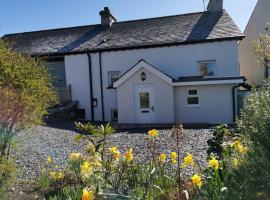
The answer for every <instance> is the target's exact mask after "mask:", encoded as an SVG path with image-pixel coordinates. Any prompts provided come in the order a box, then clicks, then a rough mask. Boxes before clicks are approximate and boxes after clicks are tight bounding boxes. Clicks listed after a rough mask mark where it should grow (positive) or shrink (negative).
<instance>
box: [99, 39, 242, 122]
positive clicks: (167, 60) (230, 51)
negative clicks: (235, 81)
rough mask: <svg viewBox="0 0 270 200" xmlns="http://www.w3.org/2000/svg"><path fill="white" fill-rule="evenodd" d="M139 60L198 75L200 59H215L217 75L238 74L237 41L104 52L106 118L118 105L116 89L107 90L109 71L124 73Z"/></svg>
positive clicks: (173, 73)
mask: <svg viewBox="0 0 270 200" xmlns="http://www.w3.org/2000/svg"><path fill="white" fill-rule="evenodd" d="M140 59H144V60H145V61H147V62H149V63H150V64H151V65H153V66H154V67H156V68H158V69H159V70H161V71H163V72H165V73H166V74H168V75H170V76H172V77H174V78H178V77H179V76H196V75H199V71H198V65H197V61H200V60H216V76H217V77H223V76H239V74H240V72H239V67H238V66H239V63H238V43H237V41H225V42H213V43H204V44H194V45H183V46H176V47H163V48H151V49H139V50H127V51H114V52H104V53H102V72H103V73H102V74H103V84H104V85H103V88H104V109H105V120H106V121H110V110H111V109H115V108H117V100H116V91H115V90H113V89H106V88H107V86H108V72H109V71H120V72H121V74H123V73H125V72H126V71H127V70H128V69H130V68H131V67H133V66H134V65H135V64H136V63H137V62H138V61H139V60H140Z"/></svg>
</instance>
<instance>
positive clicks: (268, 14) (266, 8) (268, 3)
mask: <svg viewBox="0 0 270 200" xmlns="http://www.w3.org/2000/svg"><path fill="white" fill-rule="evenodd" d="M260 33H262V34H265V33H267V34H270V0H258V2H257V5H256V7H255V9H254V11H253V13H252V15H251V17H250V20H249V22H248V24H247V26H246V29H245V31H244V35H245V36H246V37H245V38H244V39H243V40H242V41H241V42H240V47H239V59H240V69H241V75H243V76H245V77H246V78H247V81H248V83H249V84H252V85H253V84H255V85H262V83H263V80H264V79H265V78H266V77H267V76H269V75H267V74H266V69H265V67H264V66H262V65H261V64H260V63H258V61H257V59H256V55H255V53H254V51H253V45H252V44H253V41H255V40H257V39H258V38H259V34H260Z"/></svg>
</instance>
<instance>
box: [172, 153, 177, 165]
mask: <svg viewBox="0 0 270 200" xmlns="http://www.w3.org/2000/svg"><path fill="white" fill-rule="evenodd" d="M176 159H177V153H176V152H172V153H171V161H172V164H176V162H177V161H176Z"/></svg>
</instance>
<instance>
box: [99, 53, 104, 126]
mask: <svg viewBox="0 0 270 200" xmlns="http://www.w3.org/2000/svg"><path fill="white" fill-rule="evenodd" d="M98 56H99V78H100V92H101V109H102V122H105V117H104V97H103V79H102V62H101V61H102V60H101V52H98Z"/></svg>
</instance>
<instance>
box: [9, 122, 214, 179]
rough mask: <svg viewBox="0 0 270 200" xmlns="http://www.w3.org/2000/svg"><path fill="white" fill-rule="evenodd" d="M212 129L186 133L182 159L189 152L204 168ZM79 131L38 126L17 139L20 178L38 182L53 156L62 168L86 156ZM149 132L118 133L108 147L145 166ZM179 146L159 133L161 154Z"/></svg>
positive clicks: (62, 126)
mask: <svg viewBox="0 0 270 200" xmlns="http://www.w3.org/2000/svg"><path fill="white" fill-rule="evenodd" d="M211 133H212V130H211V129H186V130H184V136H183V140H182V141H181V144H180V145H181V149H182V152H181V155H180V157H181V158H182V157H183V156H184V155H185V154H186V153H187V152H189V153H191V154H193V156H194V158H195V161H197V163H198V162H199V163H200V165H204V164H205V157H206V149H207V144H206V140H207V139H209V137H211ZM76 134H77V133H76V130H75V129H74V127H73V123H72V122H61V123H58V124H56V125H54V127H46V126H35V127H33V128H31V129H29V130H26V131H23V132H20V133H19V134H18V136H17V141H18V145H17V147H16V148H15V150H13V151H12V156H13V158H14V159H15V160H16V162H17V164H18V165H19V167H20V172H19V174H18V178H28V179H31V178H35V177H36V176H37V175H38V172H39V169H40V168H42V167H43V165H44V164H45V163H46V160H47V157H48V156H49V155H50V156H52V158H53V160H54V162H55V163H57V164H58V165H59V166H60V168H64V166H65V165H66V163H67V157H68V155H69V154H70V153H71V152H81V153H84V148H85V142H84V141H81V142H75V141H74V136H75V135H76ZM147 138H148V136H147V130H146V129H141V130H139V129H136V130H135V129H130V130H128V131H126V130H125V131H118V132H117V133H115V134H113V135H111V136H110V137H109V139H108V147H109V146H118V148H119V149H120V151H121V152H124V151H126V150H127V149H128V148H129V147H132V148H133V152H134V156H135V157H137V158H138V159H139V160H140V161H142V162H145V161H147V160H148V158H149V150H148V148H147ZM175 143H176V142H175V141H174V140H173V139H172V138H171V130H169V129H163V130H159V140H158V142H157V147H158V151H159V152H162V153H166V154H167V155H168V156H169V154H170V152H171V151H175V150H176V144H175Z"/></svg>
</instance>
